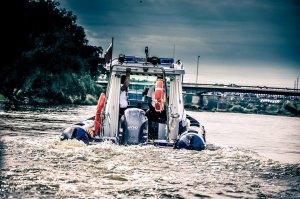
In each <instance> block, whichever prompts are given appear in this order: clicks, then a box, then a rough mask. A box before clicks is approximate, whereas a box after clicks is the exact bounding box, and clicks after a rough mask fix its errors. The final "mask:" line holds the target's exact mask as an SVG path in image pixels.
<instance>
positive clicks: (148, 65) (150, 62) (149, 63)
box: [107, 55, 185, 76]
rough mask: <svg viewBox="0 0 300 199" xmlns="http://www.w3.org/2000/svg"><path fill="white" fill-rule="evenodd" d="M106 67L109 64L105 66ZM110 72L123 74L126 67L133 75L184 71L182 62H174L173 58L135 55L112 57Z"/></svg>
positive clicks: (167, 73) (175, 73)
mask: <svg viewBox="0 0 300 199" xmlns="http://www.w3.org/2000/svg"><path fill="white" fill-rule="evenodd" d="M107 67H108V68H109V67H110V65H108V66H107ZM111 67H112V68H111V72H113V73H116V74H124V73H125V72H126V69H127V68H130V69H131V74H135V75H155V76H157V75H165V76H174V75H183V74H184V73H185V71H184V69H183V64H182V63H181V62H180V60H178V61H177V62H176V63H174V59H173V58H157V57H150V58H142V57H135V56H124V57H123V56H122V55H120V56H119V58H117V59H114V60H113V61H112V64H111Z"/></svg>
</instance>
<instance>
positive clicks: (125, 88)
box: [119, 69, 130, 117]
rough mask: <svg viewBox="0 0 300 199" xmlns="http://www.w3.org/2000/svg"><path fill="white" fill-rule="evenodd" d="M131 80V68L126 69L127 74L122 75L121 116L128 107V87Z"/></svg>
mask: <svg viewBox="0 0 300 199" xmlns="http://www.w3.org/2000/svg"><path fill="white" fill-rule="evenodd" d="M129 80H130V69H126V76H124V75H123V76H122V77H121V84H123V85H122V86H121V91H120V113H119V114H120V117H122V115H124V111H125V110H126V108H127V107H128V97H127V94H128V87H129Z"/></svg>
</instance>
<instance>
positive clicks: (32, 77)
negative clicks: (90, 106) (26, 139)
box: [0, 0, 102, 102]
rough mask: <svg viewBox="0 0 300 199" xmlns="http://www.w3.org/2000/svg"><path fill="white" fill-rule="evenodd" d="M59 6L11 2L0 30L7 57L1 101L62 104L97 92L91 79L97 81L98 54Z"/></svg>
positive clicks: (0, 71) (44, 0)
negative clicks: (41, 100) (36, 100)
mask: <svg viewBox="0 0 300 199" xmlns="http://www.w3.org/2000/svg"><path fill="white" fill-rule="evenodd" d="M58 6H59V3H58V2H56V1H52V0H40V1H31V0H12V1H10V3H9V4H7V7H6V9H7V10H10V13H11V14H10V16H9V17H8V20H7V22H6V23H5V24H4V30H5V31H4V37H3V40H4V43H3V45H2V48H3V51H4V52H5V53H4V54H3V55H4V56H3V57H2V63H3V65H2V68H1V69H0V74H1V78H0V83H1V84H0V93H2V94H3V95H4V96H6V97H8V98H10V99H22V98H23V97H25V96H28V97H31V98H33V97H41V98H43V97H44V98H49V99H51V98H55V99H56V100H57V99H58V100H59V101H64V100H63V99H70V97H71V98H80V99H82V98H84V97H85V95H86V94H87V93H88V92H95V85H94V84H93V81H92V79H95V78H97V76H98V75H99V72H98V71H99V70H98V65H99V62H100V58H99V54H101V53H102V48H101V47H96V46H90V45H88V40H87V39H86V35H85V32H84V29H83V28H82V27H80V26H78V25H77V24H76V16H75V15H73V14H72V12H70V11H66V10H65V9H60V8H58ZM92 87H94V88H92ZM74 88H76V90H75V89H74ZM67 101H68V100H67ZM70 102H72V100H71V101H70Z"/></svg>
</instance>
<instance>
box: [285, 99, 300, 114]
mask: <svg viewBox="0 0 300 199" xmlns="http://www.w3.org/2000/svg"><path fill="white" fill-rule="evenodd" d="M283 107H284V108H285V109H286V110H288V111H289V112H291V113H292V114H295V115H298V116H299V115H300V104H296V103H293V102H291V101H288V102H286V103H285V104H284V105H283Z"/></svg>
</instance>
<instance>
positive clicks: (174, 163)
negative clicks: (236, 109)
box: [0, 104, 300, 199]
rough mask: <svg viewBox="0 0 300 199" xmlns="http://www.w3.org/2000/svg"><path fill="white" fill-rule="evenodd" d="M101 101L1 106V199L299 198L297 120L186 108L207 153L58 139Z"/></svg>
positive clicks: (298, 125) (93, 110)
mask: <svg viewBox="0 0 300 199" xmlns="http://www.w3.org/2000/svg"><path fill="white" fill-rule="evenodd" d="M95 108H96V107H95V106H56V107H54V106H52V107H30V106H29V107H28V106H21V107H15V106H9V105H3V104H2V105H1V110H0V130H1V140H0V144H1V145H0V147H1V148H0V149H1V150H0V153H1V154H0V167H1V179H0V190H1V193H0V196H1V198H101V199H102V198H300V163H299V153H300V150H299V147H300V146H299V145H300V140H299V132H300V131H299V130H300V122H299V121H300V120H299V118H288V117H279V116H278V117H274V116H261V115H245V114H231V113H206V112H188V113H189V114H190V115H192V116H193V117H195V118H197V119H199V120H200V122H201V123H203V125H205V127H206V130H207V139H208V143H209V144H208V147H207V149H206V150H204V151H200V152H198V151H188V150H176V149H172V148H158V147H154V146H118V145H113V144H110V143H101V144H97V145H88V146H87V145H85V144H83V143H82V142H79V141H76V140H70V141H63V142H61V141H59V135H60V132H61V130H63V129H64V128H66V127H68V126H69V125H71V124H74V123H76V122H78V121H82V120H85V119H86V118H88V117H90V116H92V115H94V113H95Z"/></svg>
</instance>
